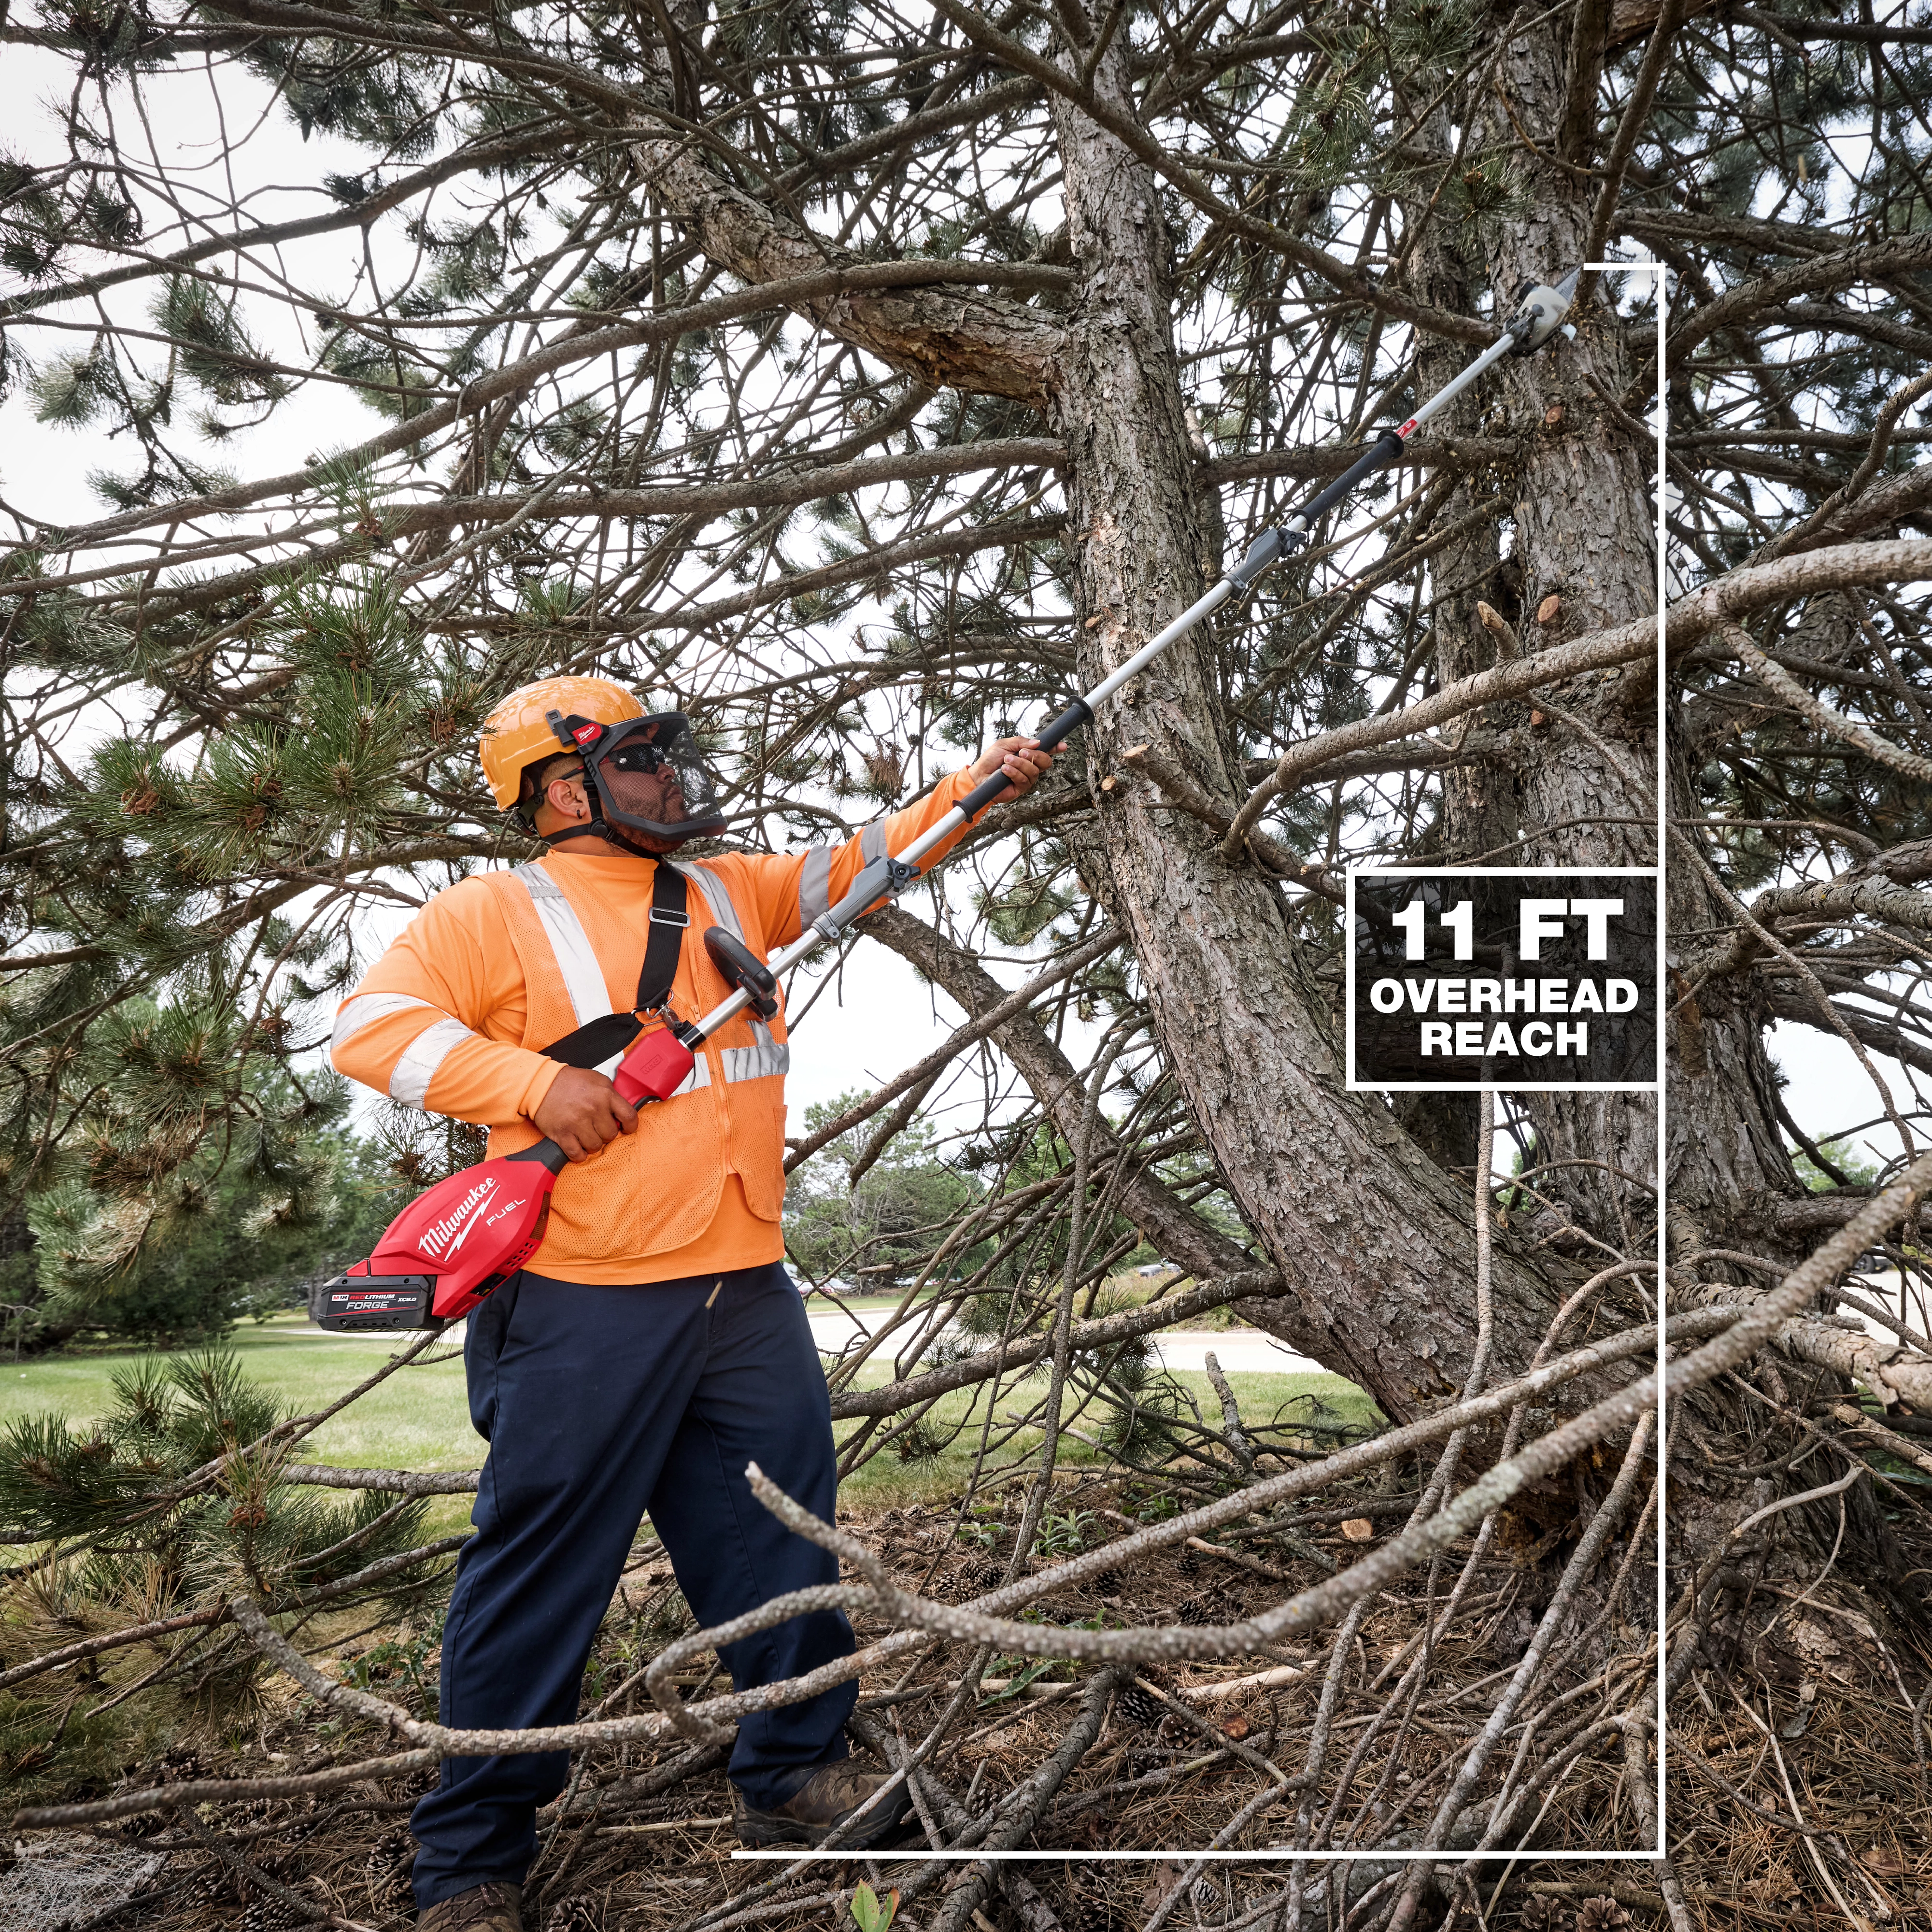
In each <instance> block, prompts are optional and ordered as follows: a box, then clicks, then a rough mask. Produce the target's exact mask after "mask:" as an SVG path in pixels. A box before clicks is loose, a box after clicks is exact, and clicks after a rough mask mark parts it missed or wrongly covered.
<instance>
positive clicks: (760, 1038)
mask: <svg viewBox="0 0 1932 1932" xmlns="http://www.w3.org/2000/svg"><path fill="white" fill-rule="evenodd" d="M868 829H869V828H868ZM879 837H880V845H881V848H882V849H883V843H884V839H885V830H884V828H883V826H881V827H880V832H879ZM664 863H666V864H667V865H672V869H673V871H679V872H682V874H684V876H685V879H686V880H688V882H689V883H691V884H692V885H694V886H696V887H697V889H698V890H699V891H700V892H702V893H703V895H704V903H705V904H706V905H707V906H708V907H710V909H711V916H712V920H713V922H715V924H717V925H719V926H722V927H723V928H724V930H725V931H726V932H728V933H729V934H730V935H731V937H732V938H733V939H735V940H737V941H740V942H741V943H742V941H743V939H744V937H745V929H744V928H743V927H742V926H740V925H739V923H738V908H737V907H736V906H734V905H733V904H732V903H731V895H730V892H728V891H727V889H726V888H725V884H724V880H722V879H721V878H719V877H718V875H717V874H716V873H715V872H711V871H706V869H705V868H704V867H703V866H702V865H674V864H673V862H671V861H670V860H668V859H667V860H665V861H664ZM745 1018H746V1019H748V1020H749V1021H750V1022H751V1039H752V1041H753V1044H752V1045H751V1046H726V1047H721V1048H720V1049H718V1051H719V1052H720V1053H721V1055H722V1056H723V1058H724V1079H725V1083H726V1085H730V1082H733V1081H734V1080H768V1079H770V1078H771V1077H772V1076H773V1075H774V1074H784V1073H790V1071H791V1049H790V1047H788V1046H784V1045H783V1044H782V1043H781V1042H779V1041H778V1040H774V1039H773V1038H772V1030H771V1028H769V1027H768V1026H767V1025H766V1024H765V1023H764V1022H763V1020H761V1019H759V1018H758V1016H757V1015H756V1014H755V1013H746V1014H745Z"/></svg>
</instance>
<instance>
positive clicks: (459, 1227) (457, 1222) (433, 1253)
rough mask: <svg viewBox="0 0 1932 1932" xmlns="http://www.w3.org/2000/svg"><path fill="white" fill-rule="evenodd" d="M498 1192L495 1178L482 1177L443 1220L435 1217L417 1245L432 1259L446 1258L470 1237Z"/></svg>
mask: <svg viewBox="0 0 1932 1932" xmlns="http://www.w3.org/2000/svg"><path fill="white" fill-rule="evenodd" d="M495 1193H496V1182H495V1181H494V1180H490V1181H478V1183H477V1184H476V1185H475V1187H472V1189H471V1190H469V1193H467V1194H466V1195H465V1196H463V1199H461V1200H460V1201H459V1202H458V1203H457V1204H456V1205H455V1208H452V1210H451V1211H449V1214H446V1215H445V1216H444V1217H443V1219H442V1220H440V1221H432V1222H431V1223H430V1225H429V1226H428V1227H427V1228H425V1229H424V1230H423V1232H422V1235H420V1236H419V1238H418V1239H417V1241H416V1246H417V1247H418V1248H419V1249H420V1250H422V1253H425V1254H426V1255H428V1256H429V1257H430V1259H431V1260H432V1261H444V1260H447V1259H448V1258H449V1256H452V1255H453V1254H455V1252H456V1251H457V1250H458V1248H460V1247H462V1245H463V1243H464V1242H465V1241H467V1240H468V1239H469V1231H470V1229H472V1228H473V1227H475V1225H476V1223H477V1221H478V1218H479V1217H481V1214H482V1212H483V1211H484V1208H487V1207H488V1206H489V1205H490V1200H491V1199H492V1197H493V1196H494V1195H495Z"/></svg>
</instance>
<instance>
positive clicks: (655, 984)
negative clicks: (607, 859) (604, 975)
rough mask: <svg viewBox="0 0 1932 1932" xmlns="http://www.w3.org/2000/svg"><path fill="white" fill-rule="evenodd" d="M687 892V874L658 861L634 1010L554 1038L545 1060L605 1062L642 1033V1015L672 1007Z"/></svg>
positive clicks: (591, 1064)
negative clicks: (669, 1005)
mask: <svg viewBox="0 0 1932 1932" xmlns="http://www.w3.org/2000/svg"><path fill="white" fill-rule="evenodd" d="M687 893H688V887H687V886H686V885H685V877H684V874H682V872H680V871H678V870H677V869H676V867H674V866H672V865H666V864H664V862H663V861H662V860H660V861H659V862H658V868H657V876H656V877H655V879H654V880H652V883H651V914H650V927H649V932H648V933H647V934H646V937H645V940H644V963H643V966H642V968H640V970H639V971H638V974H637V1006H636V1010H634V1012H631V1013H606V1014H605V1015H604V1017H603V1018H602V1019H597V1020H592V1021H591V1022H589V1024H588V1025H585V1026H580V1027H579V1028H577V1030H576V1031H575V1032H574V1033H567V1034H565V1035H564V1037H562V1039H561V1040H552V1041H551V1042H550V1045H549V1046H546V1047H544V1049H541V1051H542V1052H543V1055H544V1058H545V1059H547V1060H560V1061H562V1062H563V1064H564V1065H565V1066H566V1067H601V1066H602V1065H603V1064H604V1061H607V1060H608V1059H609V1058H610V1056H611V1055H613V1053H622V1052H623V1051H624V1049H625V1048H626V1047H627V1046H629V1045H630V1043H631V1041H632V1040H635V1039H636V1038H637V1036H638V1034H640V1033H642V1032H643V1030H644V1028H643V1021H641V1020H640V1019H638V1017H637V1015H638V1014H639V1013H657V1012H659V1011H664V1010H668V1009H667V1007H666V1006H665V1002H666V1001H668V1000H669V999H670V989H671V986H672V984H673V982H674V981H675V980H676V978H677V962H678V955H679V953H681V952H682V950H683V948H684V935H685V933H686V932H688V930H689V929H690V926H691V915H690V913H688V912H687V911H686V910H685V904H686V898H687Z"/></svg>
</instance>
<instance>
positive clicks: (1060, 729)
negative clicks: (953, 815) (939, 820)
mask: <svg viewBox="0 0 1932 1932" xmlns="http://www.w3.org/2000/svg"><path fill="white" fill-rule="evenodd" d="M1093 721H1094V714H1093V712H1091V710H1089V709H1088V705H1087V700H1086V699H1085V698H1084V697H1076V699H1075V700H1073V703H1071V704H1070V705H1069V706H1067V709H1065V710H1064V711H1063V712H1061V714H1060V715H1059V716H1058V718H1054V719H1053V720H1052V721H1051V722H1050V723H1049V724H1043V725H1042V726H1041V727H1040V749H1041V750H1042V751H1052V749H1053V748H1054V746H1055V745H1058V743H1059V742H1061V740H1062V739H1065V738H1070V737H1071V736H1073V733H1075V732H1076V731H1077V730H1079V728H1080V727H1081V726H1082V725H1083V724H1091V723H1092V722H1093ZM1012 789H1013V786H1012V784H1011V782H1010V781H1009V779H1008V778H1007V775H1006V773H1005V772H995V773H994V774H993V775H992V777H991V778H982V779H981V780H980V782H979V783H978V784H976V785H975V786H974V787H973V789H972V790H971V791H969V792H968V793H967V794H966V796H965V797H964V798H962V799H961V800H960V801H959V809H960V810H961V811H963V812H964V813H965V814H966V816H967V817H968V818H971V817H975V816H976V815H977V814H979V813H980V812H982V811H985V810H986V807H987V806H988V805H991V804H992V802H993V801H994V799H996V798H998V797H1000V796H1002V795H1003V794H1004V793H1007V792H1009V791H1010V790H1012Z"/></svg>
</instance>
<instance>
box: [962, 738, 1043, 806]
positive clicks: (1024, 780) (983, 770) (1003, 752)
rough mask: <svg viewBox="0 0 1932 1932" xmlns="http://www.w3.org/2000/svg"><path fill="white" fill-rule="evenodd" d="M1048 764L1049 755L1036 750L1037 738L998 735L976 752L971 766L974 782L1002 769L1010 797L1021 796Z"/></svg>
mask: <svg viewBox="0 0 1932 1932" xmlns="http://www.w3.org/2000/svg"><path fill="white" fill-rule="evenodd" d="M1052 765H1053V754H1052V752H1051V751H1042V750H1040V740H1039V739H1037V738H1001V739H999V740H998V742H995V743H994V744H992V745H988V746H987V747H986V750H984V751H982V752H981V753H980V756H979V759H978V760H977V763H975V764H974V766H973V778H974V783H976V784H977V783H979V782H980V781H981V780H983V779H986V778H991V777H992V775H993V774H994V773H995V772H1004V773H1005V774H1006V778H1007V783H1008V784H1010V785H1011V786H1012V787H1013V793H1014V796H1016V797H1019V798H1024V797H1025V796H1026V794H1027V793H1028V792H1030V791H1031V790H1033V788H1034V786H1035V785H1037V784H1039V782H1040V780H1041V779H1042V778H1044V777H1046V775H1047V772H1049V770H1050V769H1052Z"/></svg>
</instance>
